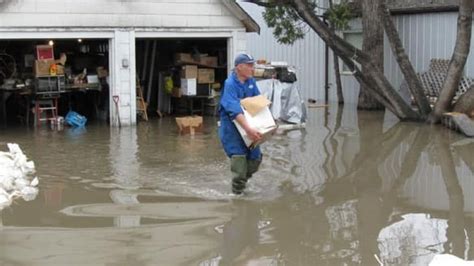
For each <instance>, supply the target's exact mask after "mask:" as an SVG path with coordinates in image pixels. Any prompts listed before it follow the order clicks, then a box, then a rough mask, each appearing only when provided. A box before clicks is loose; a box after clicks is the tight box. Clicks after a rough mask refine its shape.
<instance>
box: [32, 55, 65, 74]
mask: <svg viewBox="0 0 474 266" xmlns="http://www.w3.org/2000/svg"><path fill="white" fill-rule="evenodd" d="M55 63H56V61H54V60H52V59H48V60H35V68H34V71H35V76H37V77H41V76H50V74H49V68H50V67H51V65H52V64H55ZM58 70H59V68H58ZM57 72H58V71H56V73H57ZM62 72H63V73H64V68H62Z"/></svg>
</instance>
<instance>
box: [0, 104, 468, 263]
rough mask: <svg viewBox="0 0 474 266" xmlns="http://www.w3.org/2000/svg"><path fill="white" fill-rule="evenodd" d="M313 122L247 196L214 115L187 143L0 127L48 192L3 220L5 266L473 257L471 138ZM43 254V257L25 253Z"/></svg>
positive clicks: (274, 149)
mask: <svg viewBox="0 0 474 266" xmlns="http://www.w3.org/2000/svg"><path fill="white" fill-rule="evenodd" d="M308 115H309V117H308V119H309V120H308V123H307V128H306V129H305V130H294V131H289V132H285V133H280V134H277V135H275V136H274V138H273V139H272V140H270V141H269V142H268V143H267V144H266V145H264V147H263V151H264V154H265V160H264V163H263V165H262V169H261V171H259V172H258V173H257V174H256V175H255V178H252V179H251V182H250V184H249V189H248V194H247V195H246V196H244V197H242V198H236V197H233V196H232V195H231V193H230V174H229V173H228V172H227V171H228V162H227V159H226V157H225V155H224V154H223V152H222V149H221V147H220V144H219V141H218V139H217V136H216V130H215V121H214V120H213V119H212V118H210V119H208V120H207V121H205V130H204V132H203V133H202V134H197V135H196V136H195V137H194V138H191V137H189V136H180V135H178V134H177V132H176V130H175V125H174V121H173V120H172V119H162V120H159V121H151V122H150V123H141V124H139V125H138V127H137V128H130V129H128V128H122V130H120V131H118V130H115V129H109V128H108V127H102V126H94V125H89V126H88V128H87V132H83V133H81V134H78V135H74V136H71V135H70V133H68V132H67V129H65V130H64V131H62V132H52V131H36V132H13V133H8V132H7V133H5V132H2V133H0V134H2V135H1V138H2V141H12V140H13V141H14V142H18V143H20V145H21V146H22V147H25V153H26V154H28V156H29V157H31V158H34V160H35V162H36V163H37V169H38V172H39V175H40V176H41V177H42V178H43V180H41V182H40V194H41V193H42V194H43V195H40V197H38V198H37V199H36V200H34V201H32V202H28V203H19V204H17V205H14V206H12V207H11V209H8V210H6V211H5V212H4V213H3V214H2V216H3V227H2V231H0V238H2V242H0V250H1V251H0V264H5V263H6V262H8V263H12V262H18V263H20V264H31V263H33V262H36V261H39V262H40V263H43V264H51V263H53V264H54V263H56V264H61V263H63V262H64V263H65V262H67V261H70V259H71V258H74V259H77V261H78V262H80V263H81V264H89V263H92V264H94V263H99V264H101V263H125V264H160V265H180V264H181V265H190V264H191V265H196V264H200V265H255V264H257V265H378V262H377V260H376V257H378V258H379V259H380V260H381V261H382V262H383V263H384V265H409V264H411V265H426V263H427V262H429V261H430V260H431V258H432V257H433V255H434V254H436V253H452V254H455V255H456V256H459V257H461V258H466V259H473V258H472V257H473V256H474V253H473V252H472V250H473V245H472V243H471V239H472V237H473V224H474V223H473V222H474V221H473V218H472V214H473V213H474V205H473V204H474V198H473V197H474V193H473V192H474V183H473V182H474V174H473V166H474V156H473V153H472V150H473V148H474V142H473V141H468V140H466V139H464V138H463V137H462V136H460V135H458V134H457V133H454V132H451V131H449V130H445V129H444V128H443V127H437V126H436V127H432V126H428V125H424V124H417V123H394V121H393V119H392V117H391V116H390V115H387V114H384V113H373V112H362V111H357V110H356V109H355V108H354V107H351V106H346V107H345V108H344V109H342V108H341V109H339V108H337V106H335V105H333V106H331V107H330V108H329V109H310V110H309V113H308ZM38 246H45V247H48V249H47V250H49V251H45V250H42V251H41V252H40V251H35V252H33V253H28V252H29V250H30V249H31V250H33V247H38ZM101 247H107V248H105V249H104V248H101ZM27 253H28V255H26V256H25V255H24V254H27ZM85 254H87V256H86V255H85ZM183 254H185V255H184V256H183ZM81 256H82V257H81Z"/></svg>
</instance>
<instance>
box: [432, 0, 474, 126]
mask: <svg viewBox="0 0 474 266" xmlns="http://www.w3.org/2000/svg"><path fill="white" fill-rule="evenodd" d="M472 7H473V3H472V0H461V1H460V5H459V16H458V29H457V37H456V46H455V47H454V52H453V56H452V57H451V61H450V62H449V67H448V73H447V75H446V79H445V81H444V83H443V88H442V89H441V92H440V95H439V98H438V101H437V102H436V104H435V107H434V111H433V112H432V113H431V115H430V118H429V122H431V123H433V124H434V123H438V122H439V121H440V119H441V116H442V114H443V113H445V112H447V111H448V109H449V108H450V107H451V101H452V100H453V97H454V95H455V93H456V90H457V88H458V86H459V81H460V80H461V76H462V72H463V70H464V65H465V64H466V60H467V56H468V55H469V48H470V46H471V28H472Z"/></svg>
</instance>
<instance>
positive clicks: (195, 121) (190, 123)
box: [176, 116, 202, 136]
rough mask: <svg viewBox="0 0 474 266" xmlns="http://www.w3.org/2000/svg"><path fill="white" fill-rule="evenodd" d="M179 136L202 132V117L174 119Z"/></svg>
mask: <svg viewBox="0 0 474 266" xmlns="http://www.w3.org/2000/svg"><path fill="white" fill-rule="evenodd" d="M176 125H178V130H179V134H191V136H193V135H194V133H195V132H200V131H202V116H185V117H176Z"/></svg>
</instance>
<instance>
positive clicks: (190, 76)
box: [136, 38, 228, 117]
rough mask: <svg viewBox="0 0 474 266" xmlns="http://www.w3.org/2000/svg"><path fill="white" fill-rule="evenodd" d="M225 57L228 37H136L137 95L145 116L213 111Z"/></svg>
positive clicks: (226, 55)
mask: <svg viewBox="0 0 474 266" xmlns="http://www.w3.org/2000/svg"><path fill="white" fill-rule="evenodd" d="M227 57H228V39H227V38H139V39H137V40H136V71H137V75H136V76H137V84H138V85H139V86H137V95H140V91H138V90H140V89H141V90H142V91H141V94H142V95H143V100H144V102H145V103H146V104H145V106H146V111H147V113H148V116H157V115H158V116H162V115H166V114H171V115H190V114H199V115H213V114H215V112H216V107H217V101H218V97H219V93H220V88H221V87H222V85H223V82H224V80H225V79H226V77H227V73H228V62H227V60H228V58H227ZM140 107H141V103H140V102H139V101H138V102H137V111H138V113H139V114H141V112H142V111H141V110H140ZM142 117H143V116H142Z"/></svg>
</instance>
